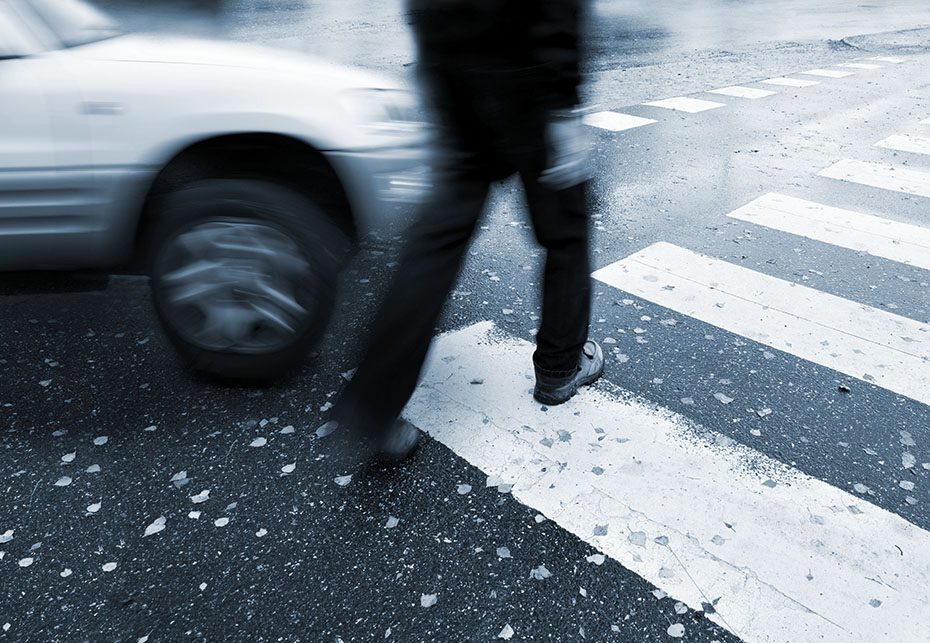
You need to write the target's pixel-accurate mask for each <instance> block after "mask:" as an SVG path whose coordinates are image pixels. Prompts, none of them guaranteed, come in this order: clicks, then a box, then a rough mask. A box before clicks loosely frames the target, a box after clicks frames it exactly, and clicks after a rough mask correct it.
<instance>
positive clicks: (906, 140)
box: [875, 134, 930, 154]
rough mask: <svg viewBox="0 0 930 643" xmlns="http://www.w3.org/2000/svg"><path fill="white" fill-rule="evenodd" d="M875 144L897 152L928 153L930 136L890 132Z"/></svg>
mask: <svg viewBox="0 0 930 643" xmlns="http://www.w3.org/2000/svg"><path fill="white" fill-rule="evenodd" d="M875 145H876V146H877V147H884V148H886V149H889V150H897V151H899V152H910V153H912V154H930V138H928V137H926V136H913V135H911V134H892V135H891V136H889V137H888V138H883V139H882V140H880V141H879V142H878V143H876V144H875Z"/></svg>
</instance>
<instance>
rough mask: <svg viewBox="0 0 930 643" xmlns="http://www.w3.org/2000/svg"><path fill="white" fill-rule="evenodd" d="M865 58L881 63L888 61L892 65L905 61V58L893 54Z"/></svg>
mask: <svg viewBox="0 0 930 643" xmlns="http://www.w3.org/2000/svg"><path fill="white" fill-rule="evenodd" d="M866 60H876V61H878V62H881V63H890V64H892V65H900V64H901V63H906V62H907V58H896V57H894V56H873V57H871V58H866Z"/></svg>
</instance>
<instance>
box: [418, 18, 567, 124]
mask: <svg viewBox="0 0 930 643" xmlns="http://www.w3.org/2000/svg"><path fill="white" fill-rule="evenodd" d="M583 3H584V0H408V8H409V11H410V17H411V21H412V24H413V27H414V31H415V33H416V36H417V43H418V46H419V53H420V64H421V66H424V67H430V66H432V67H440V68H441V67H445V70H446V71H452V72H461V71H462V70H463V69H471V70H475V71H482V70H483V71H487V72H489V73H497V74H499V75H505V76H506V75H509V76H511V77H513V79H514V80H515V81H516V83H517V84H518V86H519V87H520V89H521V91H529V92H530V93H531V94H532V95H533V98H534V100H535V101H536V102H537V104H539V105H541V106H542V107H544V108H547V109H565V108H571V107H574V106H575V105H577V104H578V86H579V84H580V81H581V74H580V70H579V66H580V54H579V21H580V14H581V8H582V7H581V5H582V4H583Z"/></svg>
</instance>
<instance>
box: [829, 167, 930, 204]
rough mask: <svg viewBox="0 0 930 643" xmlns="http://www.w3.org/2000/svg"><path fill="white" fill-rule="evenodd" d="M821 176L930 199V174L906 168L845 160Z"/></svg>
mask: <svg viewBox="0 0 930 643" xmlns="http://www.w3.org/2000/svg"><path fill="white" fill-rule="evenodd" d="M818 174H819V175H820V176H825V177H827V178H831V179H839V180H841V181H849V182H850V183H859V184H861V185H868V186H870V187H873V188H881V189H882V190H891V191H893V192H903V193H905V194H914V195H917V196H925V197H930V173H927V172H920V171H918V170H912V169H910V168H908V167H904V166H900V165H898V166H894V165H882V164H880V163H869V162H867V161H856V160H853V159H843V160H842V161H839V162H838V163H835V164H833V165H831V166H830V167H828V168H825V169H823V170H821V171H820V172H818Z"/></svg>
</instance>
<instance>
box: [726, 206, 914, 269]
mask: <svg viewBox="0 0 930 643" xmlns="http://www.w3.org/2000/svg"><path fill="white" fill-rule="evenodd" d="M727 216H729V217H731V218H733V219H740V220H742V221H748V222H750V223H754V224H756V225H761V226H765V227H767V228H772V229H773V230H779V231H781V232H788V233H790V234H795V235H798V236H802V237H807V238H808V239H814V240H816V241H821V242H823V243H829V244H832V245H834V246H839V247H841V248H848V249H850V250H856V251H859V252H867V253H868V254H870V255H872V256H875V257H883V258H885V259H890V260H892V261H900V262H901V263H905V264H908V265H911V266H914V267H916V268H923V269H924V270H930V228H924V227H921V226H916V225H911V224H908V223H901V222H898V221H892V220H890V219H885V218H882V217H876V216H872V215H868V214H862V213H859V212H854V211H852V210H844V209H842V208H834V207H830V206H827V205H822V204H820V203H814V202H813V201H805V200H804V199H797V198H794V197H790V196H785V195H783V194H766V195H763V196H761V197H759V198H758V199H755V200H753V201H751V202H750V203H747V204H746V205H744V206H743V207H741V208H739V209H737V210H734V211H733V212H730V213H729V214H728V215H727Z"/></svg>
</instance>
